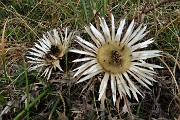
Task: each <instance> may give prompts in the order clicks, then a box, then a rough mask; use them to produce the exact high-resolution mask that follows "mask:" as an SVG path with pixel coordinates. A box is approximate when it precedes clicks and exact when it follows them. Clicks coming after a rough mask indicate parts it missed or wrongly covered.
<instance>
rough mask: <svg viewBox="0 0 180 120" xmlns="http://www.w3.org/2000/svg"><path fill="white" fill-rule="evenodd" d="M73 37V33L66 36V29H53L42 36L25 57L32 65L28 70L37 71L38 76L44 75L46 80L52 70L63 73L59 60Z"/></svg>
mask: <svg viewBox="0 0 180 120" xmlns="http://www.w3.org/2000/svg"><path fill="white" fill-rule="evenodd" d="M73 36H74V32H70V33H69V34H68V31H67V28H65V30H64V31H62V30H60V29H53V30H52V31H48V32H47V34H43V38H41V39H39V40H38V42H37V43H35V45H34V47H33V48H30V49H29V50H28V54H27V55H26V58H27V59H28V61H27V62H28V63H32V64H33V66H31V67H30V68H29V70H30V71H31V70H38V72H39V73H38V74H40V73H42V74H41V76H43V75H44V76H45V77H47V79H49V78H50V76H51V73H52V70H53V69H55V70H56V68H58V69H59V70H60V71H63V70H62V68H61V66H60V60H61V59H62V57H63V56H64V54H65V53H66V52H67V50H68V47H69V44H70V41H71V40H72V39H73ZM42 71H43V72H42Z"/></svg>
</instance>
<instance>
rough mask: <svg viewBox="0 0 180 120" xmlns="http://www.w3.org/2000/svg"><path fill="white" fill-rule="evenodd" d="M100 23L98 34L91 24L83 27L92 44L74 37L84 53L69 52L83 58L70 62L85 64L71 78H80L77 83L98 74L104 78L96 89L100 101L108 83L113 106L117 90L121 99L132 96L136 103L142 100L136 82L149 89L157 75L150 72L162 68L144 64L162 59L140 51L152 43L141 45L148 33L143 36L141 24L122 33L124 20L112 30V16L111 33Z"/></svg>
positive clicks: (146, 42)
mask: <svg viewBox="0 0 180 120" xmlns="http://www.w3.org/2000/svg"><path fill="white" fill-rule="evenodd" d="M99 19H100V26H101V29H102V30H101V31H98V30H97V29H96V28H95V27H94V26H93V25H92V24H90V27H85V30H86V31H87V33H88V34H89V36H90V37H91V39H92V41H93V42H94V43H92V42H89V41H87V40H84V39H83V38H81V37H79V36H77V37H76V41H77V42H78V43H79V44H80V45H81V46H82V47H83V48H84V49H85V50H84V51H82V50H78V49H74V50H70V51H71V52H74V53H78V54H83V55H86V57H84V58H79V59H76V60H74V61H73V62H85V63H84V64H83V65H81V66H80V67H77V68H76V69H74V71H76V73H75V75H74V77H76V76H79V75H82V76H83V77H81V78H80V79H79V80H78V82H77V83H80V82H83V81H86V80H88V79H91V78H92V77H94V76H95V75H98V74H99V73H101V74H102V73H103V74H104V76H103V78H102V79H101V84H100V88H99V98H98V100H101V98H102V96H103V94H105V91H106V87H107V84H108V81H110V82H109V83H110V86H111V89H112V97H113V102H114V104H115V103H116V96H117V92H116V91H117V90H118V92H119V95H120V97H121V98H122V96H123V95H127V96H129V97H130V98H131V96H132V95H133V96H134V97H135V99H136V100H137V101H138V96H137V94H139V95H141V96H142V93H141V92H140V90H139V88H138V87H137V85H136V84H135V82H139V83H140V84H141V85H143V86H144V87H146V88H148V89H150V88H149V87H148V85H152V81H156V80H155V79H154V78H153V75H155V74H156V72H155V71H154V70H153V68H161V67H160V66H158V65H155V64H149V63H146V62H145V60H146V59H148V58H152V57H157V56H161V55H160V52H161V51H159V50H142V51H140V50H139V49H140V48H145V47H147V46H148V45H149V44H151V43H152V42H153V39H152V38H150V39H148V40H146V41H144V40H143V41H144V42H140V40H142V39H143V38H144V36H145V35H146V34H147V33H148V32H145V30H146V27H147V26H146V25H143V24H141V25H140V26H138V27H137V28H136V29H135V28H134V27H135V22H134V20H133V21H132V22H131V23H130V25H129V26H128V28H127V30H126V32H124V31H125V30H123V29H124V26H125V19H123V20H121V21H120V25H119V27H118V29H117V30H116V29H115V23H114V16H113V15H111V28H110V29H111V32H110V30H109V28H108V25H107V23H106V21H105V19H104V18H99Z"/></svg>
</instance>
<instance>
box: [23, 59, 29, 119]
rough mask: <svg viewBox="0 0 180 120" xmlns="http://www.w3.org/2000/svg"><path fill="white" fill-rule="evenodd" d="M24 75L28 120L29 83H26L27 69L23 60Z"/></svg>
mask: <svg viewBox="0 0 180 120" xmlns="http://www.w3.org/2000/svg"><path fill="white" fill-rule="evenodd" d="M24 73H25V78H26V96H27V107H26V108H27V120H29V119H30V117H29V102H30V95H29V83H28V76H27V68H26V62H25V60H24Z"/></svg>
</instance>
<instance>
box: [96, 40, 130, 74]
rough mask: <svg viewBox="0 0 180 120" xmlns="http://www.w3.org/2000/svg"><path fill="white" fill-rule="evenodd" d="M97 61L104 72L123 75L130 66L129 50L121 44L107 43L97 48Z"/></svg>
mask: <svg viewBox="0 0 180 120" xmlns="http://www.w3.org/2000/svg"><path fill="white" fill-rule="evenodd" d="M97 60H98V62H99V63H100V64H101V66H102V67H103V69H104V70H105V71H106V72H110V73H113V74H118V73H123V72H125V71H126V70H127V69H129V67H130V65H131V50H130V49H129V48H128V47H127V46H126V45H124V44H122V43H119V42H115V41H111V42H107V43H105V44H103V45H102V46H101V47H100V48H99V50H98V53H97Z"/></svg>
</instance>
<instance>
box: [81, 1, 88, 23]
mask: <svg viewBox="0 0 180 120" xmlns="http://www.w3.org/2000/svg"><path fill="white" fill-rule="evenodd" d="M81 4H82V7H83V12H84V14H85V17H86V22H87V23H88V15H87V9H86V3H85V0H81Z"/></svg>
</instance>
